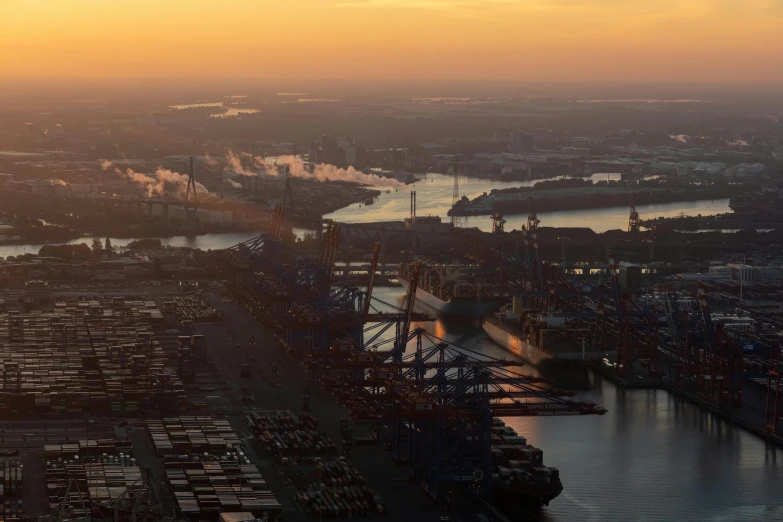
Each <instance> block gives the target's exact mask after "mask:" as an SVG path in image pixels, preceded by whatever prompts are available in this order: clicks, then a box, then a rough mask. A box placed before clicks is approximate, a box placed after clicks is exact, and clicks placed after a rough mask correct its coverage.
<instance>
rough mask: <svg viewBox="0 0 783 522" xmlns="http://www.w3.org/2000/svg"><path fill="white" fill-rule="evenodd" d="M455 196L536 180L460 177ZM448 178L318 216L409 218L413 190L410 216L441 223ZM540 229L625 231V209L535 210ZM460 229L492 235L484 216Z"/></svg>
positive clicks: (692, 209) (687, 209)
mask: <svg viewBox="0 0 783 522" xmlns="http://www.w3.org/2000/svg"><path fill="white" fill-rule="evenodd" d="M619 178H620V175H619V174H594V175H593V176H592V179H593V181H601V180H607V179H611V180H617V179H619ZM459 181H460V185H459V187H460V195H461V196H467V197H468V198H470V199H473V198H475V197H477V196H480V195H481V194H482V193H484V192H490V191H491V190H492V189H504V188H511V187H529V186H532V185H534V184H535V183H537V182H538V181H540V180H534V181H523V182H520V181H492V180H480V179H476V178H460V180H459ZM453 186H454V178H453V177H452V176H449V175H446V174H433V173H430V174H427V178H426V179H422V180H421V181H419V182H418V183H414V184H411V185H408V186H407V187H406V188H405V189H401V190H398V191H395V190H394V189H392V190H391V191H390V192H389V193H388V194H387V193H386V192H383V193H382V194H381V195H380V196H379V197H378V200H377V201H376V203H375V204H373V205H364V204H362V203H357V204H354V205H351V206H349V207H346V208H343V209H340V210H338V211H336V212H333V213H331V214H328V215H326V216H324V217H326V218H329V219H334V220H337V221H342V222H344V223H368V222H371V221H392V220H401V219H405V218H407V217H410V191H411V190H415V191H416V214H417V215H418V216H427V215H431V216H440V217H441V218H442V219H443V220H444V221H445V220H449V219H451V218H449V217H448V215H447V213H448V211H449V209H450V208H451V200H452V191H453ZM637 210H638V211H639V214H640V215H641V217H642V219H652V218H657V217H675V216H679V215H682V214H684V215H690V216H695V215H698V214H701V215H702V216H708V215H714V214H721V213H723V212H730V209H729V200H728V199H716V200H712V201H710V200H707V201H690V202H678V203H662V204H655V205H640V206H639V207H637ZM536 211H537V213H538V217H539V219H540V220H541V226H542V227H588V228H592V229H593V230H595V231H596V232H606V231H607V230H614V229H618V228H619V229H622V230H625V229H626V228H628V207H627V206H622V207H614V208H603V209H588V210H566V211H556V212H547V211H546V209H545V208H537V209H536ZM504 218H505V219H506V230H509V231H510V230H514V229H517V230H518V229H519V228H520V227H521V226H522V225H523V224H526V223H527V213H524V214H506V215H505V216H504ZM460 224H461V226H463V227H477V228H480V229H481V230H484V231H491V230H492V219H491V218H490V216H469V217H462V218H461V219H460Z"/></svg>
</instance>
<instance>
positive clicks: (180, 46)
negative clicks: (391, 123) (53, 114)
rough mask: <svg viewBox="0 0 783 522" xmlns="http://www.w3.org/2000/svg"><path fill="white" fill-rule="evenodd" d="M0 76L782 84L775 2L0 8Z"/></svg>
mask: <svg viewBox="0 0 783 522" xmlns="http://www.w3.org/2000/svg"><path fill="white" fill-rule="evenodd" d="M0 70H2V72H3V76H6V77H15V76H68V77H74V76H108V77H122V76H173V77H176V76H191V77H193V76H232V77H261V78H369V79H387V78H388V79H411V78H422V79H424V78H426V79H437V78H441V79H448V78H455V79H475V78H486V79H488V80H516V81H551V80H564V81H569V80H571V81H594V80H598V81H607V80H609V81H612V80H625V81H688V82H692V81H705V82H721V83H746V82H783V0H221V1H218V0H209V1H207V0H155V1H152V0H0Z"/></svg>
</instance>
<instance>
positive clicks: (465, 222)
mask: <svg viewBox="0 0 783 522" xmlns="http://www.w3.org/2000/svg"><path fill="white" fill-rule="evenodd" d="M619 178H620V175H619V174H594V175H593V176H592V179H593V180H594V181H600V180H607V179H612V180H617V179H619ZM459 181H460V185H459V186H460V194H461V195H464V196H468V197H469V198H474V197H476V196H479V195H481V194H482V193H483V192H489V191H491V190H492V189H503V188H510V187H519V186H532V185H534V184H535V183H536V182H537V181H539V180H533V181H522V182H520V181H495V180H485V179H477V178H468V177H461V178H460V180H459ZM453 185H454V178H453V177H452V176H449V175H447V174H436V173H429V174H427V176H426V178H423V179H422V180H421V181H419V182H417V183H414V184H411V185H408V186H407V187H406V188H405V189H400V190H394V189H390V190H389V191H388V192H386V189H382V193H381V195H380V196H379V197H378V198H377V201H376V202H375V203H374V204H372V205H365V204H364V203H356V204H353V205H350V206H348V207H346V208H343V209H340V210H338V211H336V212H333V213H331V214H327V215H326V216H324V217H325V218H328V219H334V220H336V221H341V222H344V223H368V222H372V221H393V220H402V219H404V218H406V217H409V216H410V191H411V190H415V191H416V198H417V215H419V216H426V215H432V216H440V217H441V218H442V219H443V220H444V221H445V220H448V219H450V218H449V217H448V216H447V212H448V210H449V208H451V200H452V190H453ZM637 210H638V211H639V214H640V216H641V217H642V219H647V218H657V217H674V216H679V215H682V214H684V215H691V216H694V215H698V214H701V215H703V216H707V215H714V214H720V213H724V212H729V211H730V209H729V206H728V200H727V199H720V200H714V201H710V200H707V201H689V202H681V203H662V204H654V205H641V206H639V207H637ZM504 217H505V219H506V230H514V229H519V228H520V227H521V226H522V225H523V224H525V223H526V222H527V214H508V215H505V216H504ZM538 217H539V219H540V220H541V226H542V227H588V228H592V229H593V230H595V231H596V232H605V231H607V230H613V229H622V230H624V229H626V228H627V227H628V207H613V208H604V209H587V210H565V211H556V212H546V211H545V210H539V211H538ZM459 226H463V227H477V228H479V229H481V230H484V231H490V230H492V220H491V218H490V217H489V216H470V217H462V218H461V219H460V223H459ZM294 232H295V233H296V234H297V235H299V236H302V235H303V234H304V233H306V232H307V230H305V229H295V230H294ZM256 235H258V232H253V231H249V232H229V233H215V234H204V235H201V236H197V237H187V236H174V237H169V238H162V239H161V241H162V243H163V244H164V245H171V246H175V247H190V248H200V249H202V250H209V249H212V250H215V249H220V248H226V247H229V246H232V245H235V244H237V243H239V242H241V241H244V240H246V239H249V238H251V237H255V236H256ZM110 239H111V242H112V244H113V245H115V246H124V245H126V244H128V243H129V242H130V241H132V240H133V239H121V238H110ZM91 241H92V239H91V238H79V239H74V240H71V241H67V242H66V243H68V244H78V243H87V244H88V245H89V244H90V243H91ZM41 246H42V245H41V244H6V245H0V257H8V256H17V255H20V254H24V253H33V254H37V253H38V250H39V249H40V248H41Z"/></svg>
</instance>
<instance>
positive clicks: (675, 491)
mask: <svg viewBox="0 0 783 522" xmlns="http://www.w3.org/2000/svg"><path fill="white" fill-rule="evenodd" d="M403 294H404V292H403V290H402V288H400V287H381V288H377V289H376V291H375V295H376V296H377V297H378V298H380V299H382V300H383V301H386V302H388V303H393V304H401V303H402V299H403ZM422 311H425V309H422ZM430 312H431V311H430ZM418 326H421V327H422V328H425V329H426V330H427V331H429V332H431V333H432V334H434V335H436V336H438V337H440V338H442V339H445V340H446V341H450V342H453V343H455V344H457V345H459V346H462V347H465V348H468V349H471V350H475V351H479V352H482V353H484V354H487V355H490V356H492V357H497V358H506V359H508V358H512V357H514V355H513V354H511V353H510V352H507V351H506V350H505V349H503V348H501V347H500V346H498V345H496V344H495V343H493V342H492V341H491V340H490V339H489V338H488V337H487V336H486V335H485V334H484V332H483V330H481V327H480V326H479V325H478V324H477V323H473V324H471V323H470V322H466V321H462V320H456V321H455V320H448V321H446V320H442V319H441V320H437V321H435V322H433V323H422V324H420V325H418ZM411 348H412V347H411ZM534 372H535V371H534V369H528V368H527V367H525V368H522V373H534ZM576 400H592V401H594V402H596V403H598V404H600V405H602V406H603V407H604V408H606V409H607V410H608V413H607V414H606V415H603V416H574V417H518V418H509V419H504V420H505V422H506V424H507V425H509V426H511V427H513V428H514V429H515V430H516V431H517V432H518V433H519V434H520V435H524V436H525V437H527V440H528V444H532V445H534V446H537V447H540V448H541V449H542V450H543V451H544V465H546V466H550V467H556V468H558V469H559V470H560V476H561V479H562V481H563V485H564V488H565V489H564V491H563V493H562V494H561V495H560V496H559V497H558V498H556V499H555V500H554V501H552V503H551V504H550V505H549V506H548V507H545V508H544V509H543V511H542V515H541V517H540V520H542V521H545V522H571V521H594V522H603V521H610V520H611V521H624V522H642V521H659V520H664V521H668V520H671V521H705V522H732V521H763V522H767V521H781V520H783V492H782V490H781V487H782V486H783V450H781V449H780V448H776V447H774V446H773V445H771V444H769V443H767V442H765V441H763V440H761V439H760V438H758V437H756V436H755V435H752V434H751V433H749V432H747V431H745V430H743V429H742V428H740V427H738V426H736V425H734V424H731V423H728V422H726V421H724V420H722V419H720V418H719V417H716V416H715V415H713V414H712V413H709V412H707V411H705V410H702V409H701V408H698V407H696V406H694V405H693V404H691V403H689V402H687V401H685V400H683V399H680V398H679V397H676V396H673V395H671V394H669V393H668V392H666V391H663V390H657V391H653V390H622V389H618V388H617V387H616V386H615V385H614V384H612V383H610V382H608V381H606V380H604V379H601V378H598V377H595V378H593V379H591V386H590V388H589V389H587V390H582V391H580V392H579V393H578V394H577V396H576Z"/></svg>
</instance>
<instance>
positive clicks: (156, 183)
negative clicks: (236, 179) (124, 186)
mask: <svg viewBox="0 0 783 522" xmlns="http://www.w3.org/2000/svg"><path fill="white" fill-rule="evenodd" d="M114 172H116V173H117V174H120V175H125V177H127V178H128V179H129V180H130V181H132V182H134V183H136V184H138V185H140V186H141V187H142V188H143V189H144V190H145V192H146V193H147V197H152V196H161V197H167V196H173V197H178V198H180V199H184V198H185V193H186V191H187V186H188V177H187V176H185V175H184V174H180V173H178V172H172V171H170V170H168V169H164V168H160V167H159V168H158V170H156V171H155V177H152V176H148V175H147V174H141V173H139V172H134V171H133V170H132V169H127V170H126V171H125V172H124V173H123V172H122V171H121V170H120V169H114ZM196 191H197V192H198V193H199V194H209V190H207V188H206V187H205V186H204V185H202V184H201V183H199V182H198V181H197V182H196Z"/></svg>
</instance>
